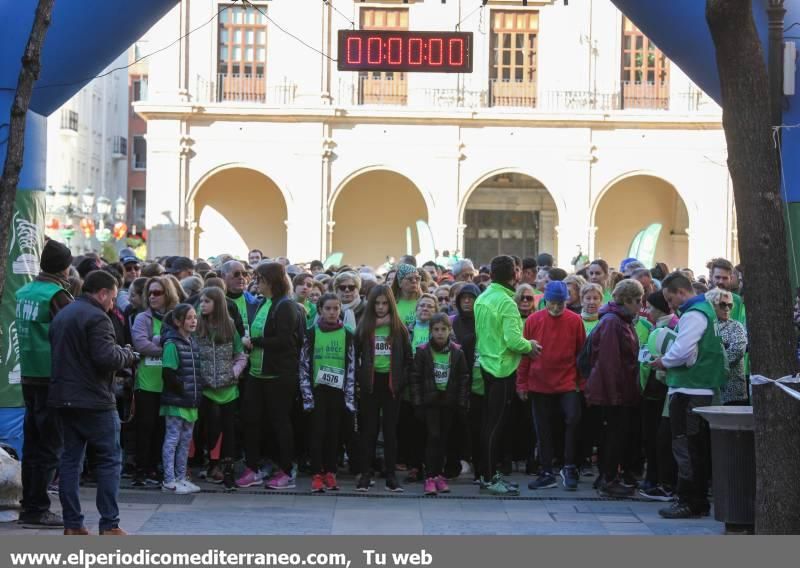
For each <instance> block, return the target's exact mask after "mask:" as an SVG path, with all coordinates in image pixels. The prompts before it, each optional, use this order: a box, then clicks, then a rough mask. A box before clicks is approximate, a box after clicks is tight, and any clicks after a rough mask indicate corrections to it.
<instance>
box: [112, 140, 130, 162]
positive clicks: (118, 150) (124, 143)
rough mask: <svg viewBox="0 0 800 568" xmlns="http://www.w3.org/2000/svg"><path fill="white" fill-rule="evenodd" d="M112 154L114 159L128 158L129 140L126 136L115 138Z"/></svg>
mask: <svg viewBox="0 0 800 568" xmlns="http://www.w3.org/2000/svg"><path fill="white" fill-rule="evenodd" d="M111 153H112V155H113V157H114V158H117V159H120V158H126V157H127V156H128V139H127V138H125V137H124V136H114V145H113V148H112V151H111Z"/></svg>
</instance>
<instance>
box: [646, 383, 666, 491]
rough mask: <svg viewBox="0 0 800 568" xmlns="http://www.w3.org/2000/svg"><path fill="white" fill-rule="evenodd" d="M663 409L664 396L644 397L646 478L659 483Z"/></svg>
mask: <svg viewBox="0 0 800 568" xmlns="http://www.w3.org/2000/svg"><path fill="white" fill-rule="evenodd" d="M663 410H664V399H663V398H662V399H646V398H645V399H642V435H643V437H644V455H645V459H646V460H647V472H646V474H645V480H646V481H648V482H649V483H652V484H658V483H659V471H660V467H661V466H660V461H661V460H660V458H661V455H660V454H659V451H658V431H659V426H660V424H661V414H662V411H663ZM670 459H671V458H670Z"/></svg>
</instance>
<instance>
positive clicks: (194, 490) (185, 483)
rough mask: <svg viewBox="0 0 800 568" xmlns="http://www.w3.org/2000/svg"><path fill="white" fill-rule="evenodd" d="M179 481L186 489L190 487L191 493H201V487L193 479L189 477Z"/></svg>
mask: <svg viewBox="0 0 800 568" xmlns="http://www.w3.org/2000/svg"><path fill="white" fill-rule="evenodd" d="M178 483H181V484H182V485H183V486H184V487H186V489H188V491H189V493H200V491H201V489H200V487H198V486H197V485H195V484H194V483H192V482H191V481H189V480H187V479H181V480H180V481H179V482H178Z"/></svg>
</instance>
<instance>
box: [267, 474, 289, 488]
mask: <svg viewBox="0 0 800 568" xmlns="http://www.w3.org/2000/svg"><path fill="white" fill-rule="evenodd" d="M266 488H267V489H294V488H295V483H294V479H292V478H291V477H289V476H288V475H286V474H285V473H283V472H282V471H278V473H276V474H275V475H273V476H272V477H271V478H270V479H269V481H267V484H266Z"/></svg>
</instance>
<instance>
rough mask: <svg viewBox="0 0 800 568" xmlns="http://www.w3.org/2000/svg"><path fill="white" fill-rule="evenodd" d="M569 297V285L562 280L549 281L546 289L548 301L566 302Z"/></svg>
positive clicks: (545, 294) (546, 299)
mask: <svg viewBox="0 0 800 568" xmlns="http://www.w3.org/2000/svg"><path fill="white" fill-rule="evenodd" d="M567 298H569V290H567V285H566V284H564V283H563V282H561V281H560V280H555V281H553V282H549V283H548V284H547V287H546V288H545V289H544V299H545V301H546V302H566V301H567Z"/></svg>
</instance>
